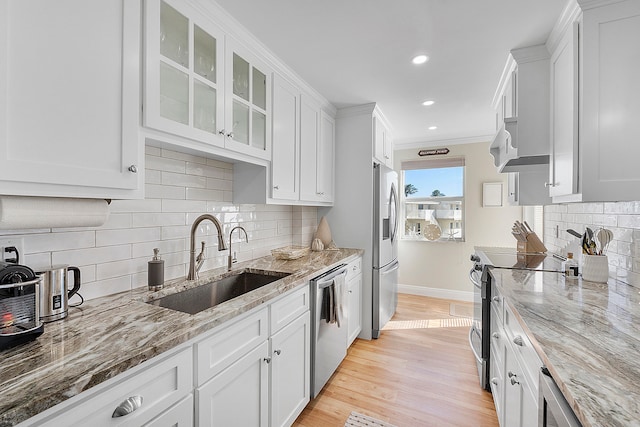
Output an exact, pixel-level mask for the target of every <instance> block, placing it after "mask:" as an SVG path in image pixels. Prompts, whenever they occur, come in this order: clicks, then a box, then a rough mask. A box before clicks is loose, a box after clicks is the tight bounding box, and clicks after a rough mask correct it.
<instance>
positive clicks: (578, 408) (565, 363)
mask: <svg viewBox="0 0 640 427" xmlns="http://www.w3.org/2000/svg"><path fill="white" fill-rule="evenodd" d="M493 275H494V277H495V279H496V282H497V284H498V286H499V288H500V289H501V290H502V291H503V292H504V295H505V297H506V301H507V303H508V304H509V305H510V306H511V307H512V308H513V309H514V310H515V312H516V313H517V314H516V315H517V316H520V319H519V320H520V321H521V322H520V323H521V324H522V325H523V327H524V328H525V330H526V331H527V332H528V335H529V337H530V338H531V341H532V343H533V345H534V347H536V350H537V351H538V354H539V355H540V357H541V359H542V361H543V363H545V364H546V365H547V367H548V368H549V371H550V372H551V374H552V376H553V378H554V380H555V381H556V383H557V384H558V387H559V388H560V389H561V390H562V392H563V394H564V395H565V398H566V399H567V401H568V402H569V404H570V405H571V407H572V408H573V410H574V412H575V413H576V415H577V417H578V418H579V419H580V421H581V422H582V424H583V426H584V427H591V426H593V427H596V426H607V427H614V426H620V427H622V426H624V427H629V426H640V385H639V384H640V289H638V288H635V287H633V286H630V285H627V284H624V283H621V282H616V281H615V280H613V279H610V280H609V283H608V284H598V283H593V282H587V281H583V280H581V279H577V278H574V279H565V277H564V276H563V275H562V274H559V273H547V272H545V273H542V272H532V271H522V270H502V269H494V270H493Z"/></svg>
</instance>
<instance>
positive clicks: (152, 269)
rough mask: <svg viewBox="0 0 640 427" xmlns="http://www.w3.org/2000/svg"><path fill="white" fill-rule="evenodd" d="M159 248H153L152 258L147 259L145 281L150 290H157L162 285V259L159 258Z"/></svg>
mask: <svg viewBox="0 0 640 427" xmlns="http://www.w3.org/2000/svg"><path fill="white" fill-rule="evenodd" d="M159 253H160V249H158V248H153V259H152V260H151V261H149V268H148V270H147V282H148V285H149V290H150V291H159V290H160V289H162V287H163V286H164V260H163V259H160V255H159Z"/></svg>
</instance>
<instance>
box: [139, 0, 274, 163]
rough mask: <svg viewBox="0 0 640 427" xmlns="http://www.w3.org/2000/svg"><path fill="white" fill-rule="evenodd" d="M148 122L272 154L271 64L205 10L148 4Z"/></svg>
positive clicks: (160, 1)
mask: <svg viewBox="0 0 640 427" xmlns="http://www.w3.org/2000/svg"><path fill="white" fill-rule="evenodd" d="M145 49H146V51H145V64H146V68H145V76H144V78H145V98H144V99H145V104H144V124H145V126H147V127H149V128H153V129H157V130H160V131H163V132H166V133H169V134H172V135H175V136H178V137H182V138H187V139H190V140H194V141H199V142H202V143H204V144H206V145H205V151H206V146H207V145H208V146H210V147H219V148H225V149H228V150H233V151H236V152H239V153H243V154H247V155H249V156H253V157H257V158H261V159H266V160H269V159H270V158H271V145H270V144H271V138H270V136H271V112H270V109H271V107H270V105H271V100H270V92H271V91H270V87H269V85H270V83H269V79H268V78H267V76H268V75H270V73H271V72H270V69H269V67H267V65H265V64H264V63H262V62H261V61H260V60H259V59H258V58H257V57H256V56H255V55H254V54H253V53H252V52H251V51H250V50H249V49H247V48H245V47H244V46H243V45H242V44H241V43H240V42H238V41H236V40H235V39H234V38H233V37H231V36H230V35H228V34H225V32H223V31H222V30H221V29H220V28H219V26H217V25H216V24H215V23H214V22H213V20H211V19H210V18H209V17H208V16H207V14H206V13H205V12H201V11H200V9H197V10H196V9H195V8H194V7H190V6H189V5H188V4H187V3H184V2H178V1H175V0H148V1H147V2H146V37H145Z"/></svg>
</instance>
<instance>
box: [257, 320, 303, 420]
mask: <svg viewBox="0 0 640 427" xmlns="http://www.w3.org/2000/svg"><path fill="white" fill-rule="evenodd" d="M310 319H311V316H310V314H309V311H307V312H306V313H305V314H303V315H302V316H300V317H298V318H297V319H296V320H294V321H293V322H291V323H290V324H289V325H287V326H286V327H285V328H283V329H282V330H281V331H280V332H278V333H276V334H275V335H274V336H272V337H271V356H270V357H271V427H280V426H290V425H291V424H293V422H294V421H295V419H296V418H297V417H298V415H300V413H301V412H302V410H303V409H304V407H305V406H306V405H307V403H308V402H309V393H310V390H311V384H310V375H311V370H310V362H311V358H310V352H311V336H310V334H311V320H310ZM247 425H248V424H247Z"/></svg>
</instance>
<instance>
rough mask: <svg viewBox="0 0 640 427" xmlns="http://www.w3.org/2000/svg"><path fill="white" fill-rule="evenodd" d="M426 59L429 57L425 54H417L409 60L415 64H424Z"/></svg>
mask: <svg viewBox="0 0 640 427" xmlns="http://www.w3.org/2000/svg"><path fill="white" fill-rule="evenodd" d="M428 60H429V57H428V56H427V55H418V56H416V57H414V58H413V59H412V60H411V62H413V63H414V64H416V65H419V64H424V63H425V62H427V61H428Z"/></svg>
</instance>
